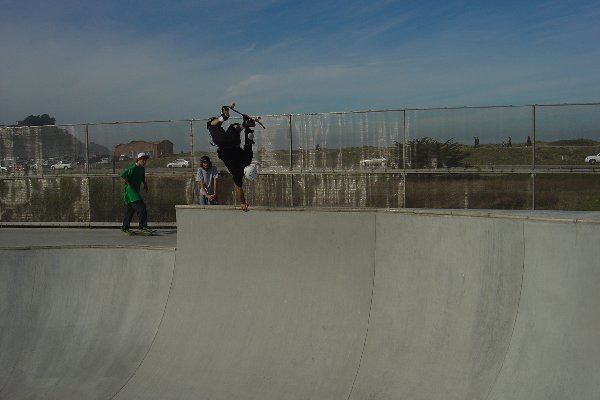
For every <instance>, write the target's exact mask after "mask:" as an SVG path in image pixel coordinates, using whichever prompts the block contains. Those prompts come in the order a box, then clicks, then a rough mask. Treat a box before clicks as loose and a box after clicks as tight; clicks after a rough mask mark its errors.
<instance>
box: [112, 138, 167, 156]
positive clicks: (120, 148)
mask: <svg viewBox="0 0 600 400" xmlns="http://www.w3.org/2000/svg"><path fill="white" fill-rule="evenodd" d="M142 151H144V152H146V153H148V154H150V157H161V156H165V155H170V154H173V142H171V141H170V140H163V141H160V142H145V141H143V140H134V141H131V142H129V143H126V144H118V145H116V146H115V153H114V155H115V157H119V156H121V155H125V156H128V157H130V158H133V159H135V157H136V155H137V154H138V153H141V152H142Z"/></svg>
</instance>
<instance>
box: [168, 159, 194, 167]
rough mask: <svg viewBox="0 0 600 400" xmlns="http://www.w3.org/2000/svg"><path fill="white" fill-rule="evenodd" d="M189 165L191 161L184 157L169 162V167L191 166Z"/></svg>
mask: <svg viewBox="0 0 600 400" xmlns="http://www.w3.org/2000/svg"><path fill="white" fill-rule="evenodd" d="M189 166H190V163H189V161H187V160H184V159H183V158H178V159H177V160H175V161H172V162H170V163H168V164H167V168H189Z"/></svg>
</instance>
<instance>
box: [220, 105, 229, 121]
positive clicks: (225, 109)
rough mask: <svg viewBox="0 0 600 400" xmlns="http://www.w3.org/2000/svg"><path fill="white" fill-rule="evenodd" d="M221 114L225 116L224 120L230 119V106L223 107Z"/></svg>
mask: <svg viewBox="0 0 600 400" xmlns="http://www.w3.org/2000/svg"><path fill="white" fill-rule="evenodd" d="M221 116H222V117H223V120H224V121H227V120H228V119H229V107H227V106H223V107H221Z"/></svg>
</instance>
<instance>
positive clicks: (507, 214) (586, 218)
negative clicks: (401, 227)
mask: <svg viewBox="0 0 600 400" xmlns="http://www.w3.org/2000/svg"><path fill="white" fill-rule="evenodd" d="M175 208H176V209H182V210H185V209H218V210H222V211H223V210H227V211H235V212H241V211H240V209H239V206H223V205H217V206H202V205H176V206H175ZM250 211H260V212H265V211H280V212H347V213H355V212H375V213H381V214H387V213H394V214H414V215H431V216H449V217H473V218H498V219H511V220H521V221H537V222H560V223H586V224H600V212H597V211H553V210H486V209H473V210H463V209H429V208H393V209H392V208H357V207H348V208H339V207H337V208H336V207H331V208H328V207H314V208H311V207H266V206H254V207H253V206H252V205H251V206H250Z"/></svg>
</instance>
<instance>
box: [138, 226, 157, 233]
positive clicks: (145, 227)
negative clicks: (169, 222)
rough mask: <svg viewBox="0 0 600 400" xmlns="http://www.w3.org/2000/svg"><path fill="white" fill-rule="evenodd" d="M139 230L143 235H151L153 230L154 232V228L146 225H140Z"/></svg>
mask: <svg viewBox="0 0 600 400" xmlns="http://www.w3.org/2000/svg"><path fill="white" fill-rule="evenodd" d="M139 231H140V232H142V233H143V234H145V235H152V234H153V233H154V232H156V231H155V230H154V229H150V228H148V227H147V226H141V227H140V228H139Z"/></svg>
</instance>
